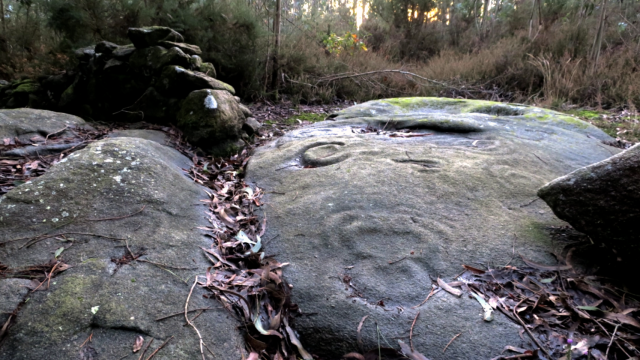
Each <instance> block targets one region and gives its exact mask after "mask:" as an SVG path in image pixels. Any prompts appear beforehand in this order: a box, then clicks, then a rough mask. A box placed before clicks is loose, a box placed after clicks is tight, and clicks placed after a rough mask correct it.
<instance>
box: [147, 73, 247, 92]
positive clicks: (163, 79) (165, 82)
mask: <svg viewBox="0 0 640 360" xmlns="http://www.w3.org/2000/svg"><path fill="white" fill-rule="evenodd" d="M155 87H156V89H158V90H159V91H161V92H163V93H165V94H167V95H169V96H171V97H177V98H182V97H185V96H187V95H188V94H190V93H191V92H192V91H195V90H201V89H211V90H225V91H228V92H230V93H231V94H235V90H234V89H233V87H232V86H231V85H229V84H226V83H223V82H222V81H220V80H216V79H214V78H212V77H209V76H207V75H205V74H203V73H200V72H197V71H189V70H186V69H185V68H183V67H180V66H175V65H172V66H167V67H165V68H164V70H162V75H161V76H160V79H159V81H158V83H157V84H156V86H155Z"/></svg>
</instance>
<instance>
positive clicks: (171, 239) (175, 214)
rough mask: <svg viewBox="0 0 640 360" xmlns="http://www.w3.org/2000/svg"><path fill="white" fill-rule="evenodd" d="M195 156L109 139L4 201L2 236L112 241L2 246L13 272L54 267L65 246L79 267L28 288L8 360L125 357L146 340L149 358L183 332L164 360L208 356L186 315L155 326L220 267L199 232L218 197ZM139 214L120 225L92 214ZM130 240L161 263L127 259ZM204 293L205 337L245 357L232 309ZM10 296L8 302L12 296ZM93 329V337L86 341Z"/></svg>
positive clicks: (221, 353)
mask: <svg viewBox="0 0 640 360" xmlns="http://www.w3.org/2000/svg"><path fill="white" fill-rule="evenodd" d="M185 162H186V163H189V160H188V159H187V158H186V157H184V156H183V155H182V154H180V153H178V152H177V151H176V150H174V149H171V148H169V147H166V146H163V145H160V144H157V143H155V142H152V141H148V140H143V139H137V138H116V139H107V140H102V141H98V142H94V143H92V144H90V145H89V146H88V147H87V148H85V149H83V150H80V151H78V152H75V153H73V154H71V155H70V156H69V157H68V158H67V159H65V160H63V161H62V162H60V163H58V164H56V165H54V166H53V167H52V168H51V169H50V170H49V171H48V172H47V173H46V174H44V175H43V176H41V177H39V178H37V179H35V180H33V181H30V182H27V183H26V184H23V185H20V186H18V187H16V188H15V189H13V190H11V191H10V192H9V193H7V194H6V195H4V196H3V197H2V198H0V199H1V200H2V202H1V203H0V210H1V211H2V218H0V242H3V241H6V240H11V239H16V238H21V237H27V238H28V237H31V236H34V235H37V234H42V233H43V232H45V231H60V232H65V231H66V232H73V231H75V232H82V233H85V234H97V235H104V236H109V237H111V238H104V237H102V238H101V237H98V236H92V235H74V236H72V238H73V246H70V243H69V242H60V241H58V240H54V239H46V240H43V241H40V242H38V243H36V244H34V245H33V246H30V247H28V248H26V247H22V248H21V246H22V245H23V244H24V243H23V242H22V241H18V242H12V243H8V244H6V245H5V246H3V247H0V259H2V262H3V264H5V265H7V266H9V267H10V268H18V267H19V268H24V267H27V266H32V265H40V264H44V263H48V262H49V261H50V260H51V259H52V258H53V253H54V252H55V251H56V250H57V249H59V248H60V247H65V250H64V252H62V253H61V254H60V256H59V259H60V260H62V261H64V262H65V263H66V264H69V265H71V266H72V267H71V268H69V269H67V270H65V271H64V272H62V273H60V274H59V275H58V276H56V277H54V278H53V279H52V280H51V282H50V287H46V286H47V284H45V285H44V286H45V287H44V290H43V291H36V292H33V293H31V294H29V301H28V302H26V303H25V304H24V305H23V306H22V308H21V310H20V313H19V316H18V317H17V318H16V323H15V324H14V325H13V326H12V327H10V328H9V329H8V332H7V334H6V337H5V339H4V341H3V344H2V347H0V358H2V359H12V360H27V359H29V360H30V359H50V358H52V356H51V354H55V356H53V358H56V359H77V358H96V359H120V358H123V357H124V356H126V355H129V357H132V356H131V354H132V353H131V346H132V344H133V343H134V341H135V339H136V337H137V336H142V337H144V339H145V344H147V343H148V342H149V341H150V340H151V339H154V340H155V341H154V342H153V345H152V346H151V348H150V349H149V351H148V352H147V355H148V354H150V353H151V352H153V350H155V349H156V348H157V347H158V346H159V345H160V344H162V342H163V341H164V340H166V339H168V338H169V337H170V336H173V337H174V338H173V339H172V340H171V341H170V342H169V343H168V345H167V346H166V347H165V348H163V349H162V350H160V351H159V352H158V354H157V356H156V358H158V359H161V358H163V359H198V358H201V355H200V346H199V344H198V337H197V336H196V335H195V334H194V331H193V329H192V328H190V327H188V326H186V327H185V326H182V325H183V324H184V316H175V317H170V318H167V319H165V320H162V321H156V319H157V318H160V317H163V316H166V315H170V314H173V313H176V312H180V311H181V310H184V306H185V300H186V297H187V295H188V294H189V290H190V285H191V284H193V280H194V279H195V276H198V275H202V274H203V272H204V269H206V267H207V266H210V263H209V261H208V260H207V258H206V257H204V256H203V254H202V251H201V249H200V246H203V247H209V246H211V240H209V239H207V238H206V237H205V236H203V235H202V234H201V232H199V231H198V230H196V229H197V227H199V226H206V225H207V224H208V221H207V220H206V218H205V216H206V214H205V210H204V208H202V207H196V206H193V204H195V203H198V202H199V201H200V200H201V199H203V198H205V197H206V196H207V195H206V193H205V192H204V190H203V188H201V187H200V186H198V185H197V184H196V183H194V182H193V181H192V180H191V179H189V178H187V177H186V176H185V175H184V173H183V171H182V169H181V168H180V167H181V166H182V164H184V163H185ZM143 206H144V210H143V211H141V212H138V211H139V210H140V209H141V208H142V207H143ZM136 212H138V213H136ZM133 213H136V214H135V215H133V216H129V217H125V218H123V219H120V220H107V221H88V220H87V219H104V218H112V217H118V216H124V215H129V214H133ZM70 219H75V220H74V221H73V222H70ZM114 239H127V241H126V244H125V242H124V241H122V240H114ZM127 247H128V248H129V249H131V251H132V252H134V253H135V254H142V253H144V255H142V257H141V259H145V260H148V261H151V262H153V263H157V264H161V266H157V265H154V264H152V263H148V262H134V263H131V264H128V265H120V266H119V265H117V264H116V261H117V260H118V259H122V258H123V257H124V255H125V254H127V250H126V249H127ZM165 266H166V267H165ZM167 268H170V271H167V270H166V269H167ZM204 294H205V291H204V290H203V289H202V288H201V287H199V286H197V287H196V288H195V289H194V292H193V295H192V297H191V299H190V305H189V307H190V308H191V309H196V308H210V310H207V311H205V312H203V313H202V314H201V315H200V316H199V317H198V318H197V319H195V320H194V322H195V325H196V326H197V327H198V329H199V331H200V333H201V334H202V336H203V340H204V342H205V343H206V344H207V345H208V346H209V347H210V348H211V349H214V348H215V349H216V356H218V357H220V359H234V360H235V359H239V358H241V357H242V355H241V354H240V352H241V351H242V350H240V349H241V345H239V344H242V341H243V340H242V338H241V336H240V334H239V332H238V331H237V330H236V326H237V323H236V321H235V319H234V318H233V315H232V314H230V313H229V312H227V311H226V310H225V309H224V307H223V306H222V305H221V304H220V303H218V302H217V301H216V300H214V299H207V298H205V297H203V295H204ZM0 297H1V298H2V299H3V301H2V302H4V300H5V299H6V298H7V294H4V293H2V294H0ZM90 334H93V340H92V342H90V343H88V344H85V346H81V345H82V344H83V342H84V341H85V340H86V339H87V338H88V337H89V336H90ZM86 345H90V347H91V350H87V349H88V348H87V346H86ZM137 357H138V356H137V354H136V356H135V358H136V359H137Z"/></svg>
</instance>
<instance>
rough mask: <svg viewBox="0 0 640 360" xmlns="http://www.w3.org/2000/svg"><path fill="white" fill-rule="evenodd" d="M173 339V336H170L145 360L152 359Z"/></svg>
mask: <svg viewBox="0 0 640 360" xmlns="http://www.w3.org/2000/svg"><path fill="white" fill-rule="evenodd" d="M171 339H173V336H171V337H170V338H168V339H167V340H165V341H164V342H163V343H162V345H160V346H159V347H158V348H157V349H156V351H154V352H152V353H151V355H149V357H148V358H147V360H151V358H152V357H154V356H155V355H156V353H157V352H158V351H160V349H162V348H163V347H164V346H165V345H167V343H168V342H169V340H171Z"/></svg>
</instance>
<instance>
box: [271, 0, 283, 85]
mask: <svg viewBox="0 0 640 360" xmlns="http://www.w3.org/2000/svg"><path fill="white" fill-rule="evenodd" d="M281 15H282V0H276V16H275V17H274V19H273V33H274V35H275V39H276V41H275V48H274V49H273V69H272V76H271V87H272V88H273V89H274V90H276V97H277V96H278V95H277V94H278V86H279V85H280V76H279V73H280V61H279V56H280V17H281Z"/></svg>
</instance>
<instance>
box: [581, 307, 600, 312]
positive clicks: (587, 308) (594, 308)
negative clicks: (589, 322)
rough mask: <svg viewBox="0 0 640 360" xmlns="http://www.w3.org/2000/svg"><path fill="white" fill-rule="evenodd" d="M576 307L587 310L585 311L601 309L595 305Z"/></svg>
mask: <svg viewBox="0 0 640 360" xmlns="http://www.w3.org/2000/svg"><path fill="white" fill-rule="evenodd" d="M577 308H578V309H581V310H587V311H602V310H600V308H598V307H595V306H577Z"/></svg>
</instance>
